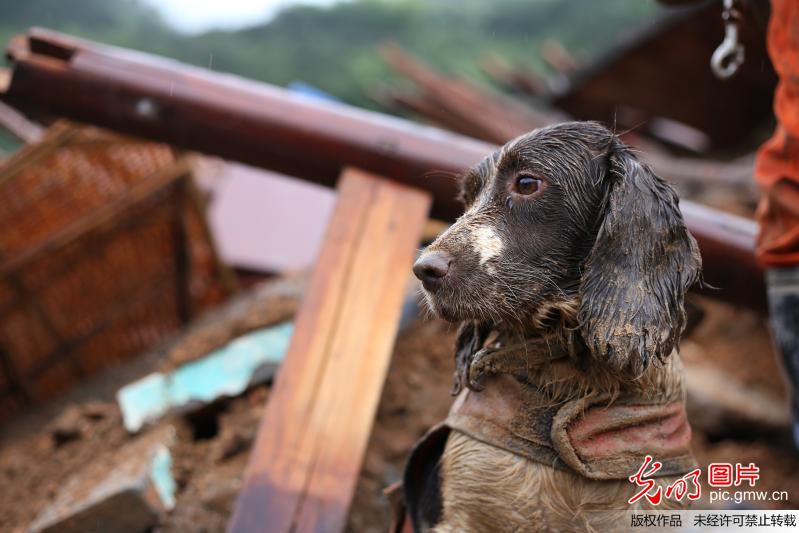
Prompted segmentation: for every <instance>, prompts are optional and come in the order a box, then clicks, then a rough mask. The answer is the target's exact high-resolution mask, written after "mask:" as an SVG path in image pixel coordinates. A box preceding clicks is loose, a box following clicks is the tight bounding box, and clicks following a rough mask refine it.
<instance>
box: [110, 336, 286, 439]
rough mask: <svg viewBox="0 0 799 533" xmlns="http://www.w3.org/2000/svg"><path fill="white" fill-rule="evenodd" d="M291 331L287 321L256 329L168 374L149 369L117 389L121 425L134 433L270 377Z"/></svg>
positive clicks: (283, 352) (232, 394)
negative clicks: (147, 425)
mask: <svg viewBox="0 0 799 533" xmlns="http://www.w3.org/2000/svg"><path fill="white" fill-rule="evenodd" d="M293 330H294V325H293V324H292V323H291V322H282V323H280V324H278V325H275V326H271V327H268V328H262V329H258V330H256V331H253V332H251V333H247V334H246V335H243V336H241V337H239V338H237V339H235V340H233V341H232V342H230V343H228V344H227V345H226V346H224V347H222V348H220V349H218V350H215V351H213V352H211V353H210V354H208V355H207V356H206V357H204V358H202V359H198V360H196V361H192V362H190V363H186V364H185V365H182V366H180V367H179V368H177V369H176V370H174V371H173V372H170V373H167V374H163V373H160V372H157V373H153V374H150V375H148V376H145V377H144V378H142V379H140V380H139V381H136V382H134V383H131V384H130V385H127V386H125V387H123V388H121V389H120V390H119V392H118V393H117V401H118V402H119V407H120V409H121V410H122V418H123V421H124V424H125V428H126V429H127V430H128V431H130V432H132V433H135V432H137V431H139V430H140V429H141V428H142V426H143V425H144V424H146V423H147V422H151V421H154V420H157V419H158V418H160V417H161V416H163V415H164V414H166V413H167V412H169V411H172V410H176V409H181V410H183V411H189V412H190V411H194V410H197V409H198V408H199V407H202V406H203V405H207V404H209V403H211V402H213V401H214V400H216V399H217V398H220V397H223V396H236V395H238V394H240V393H241V392H243V391H244V390H246V389H247V388H248V387H249V386H251V385H253V384H255V383H263V382H265V381H267V380H269V379H271V378H272V376H273V375H274V372H275V370H276V369H277V366H278V365H279V364H280V362H281V361H282V360H283V356H284V355H285V353H286V350H287V349H288V343H289V340H290V339H291V334H292V332H293Z"/></svg>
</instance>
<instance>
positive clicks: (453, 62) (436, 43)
mask: <svg viewBox="0 0 799 533" xmlns="http://www.w3.org/2000/svg"><path fill="white" fill-rule="evenodd" d="M656 16H657V8H656V6H655V5H654V2H653V1H652V0H602V1H597V0H494V1H486V0H429V1H425V0H349V1H345V2H342V3H339V4H335V5H333V6H330V7H313V6H306V5H296V6H293V7H290V8H287V9H285V10H283V11H282V12H281V13H279V14H278V15H277V16H276V17H275V18H274V19H273V20H272V21H270V22H269V23H267V24H262V25H258V26H255V27H252V28H248V29H245V30H240V31H213V32H208V33H204V34H201V35H197V36H188V35H183V34H180V33H177V32H175V31H174V30H172V29H171V28H169V27H168V26H167V25H166V24H165V23H164V22H163V21H162V20H161V19H160V18H159V16H158V14H157V13H156V12H154V11H153V10H152V9H151V8H149V7H146V6H144V5H143V4H141V3H139V2H138V1H137V0H69V1H65V0H25V1H20V0H0V40H1V41H2V42H8V39H9V38H10V36H11V35H13V34H14V33H19V32H22V31H24V30H25V29H27V28H28V27H29V26H32V25H38V26H45V27H48V28H52V29H56V30H59V31H64V32H68V33H72V34H75V35H79V36H83V37H87V38H90V39H94V40H99V41H103V42H106V43H109V44H115V45H119V46H125V47H130V48H135V49H139V50H143V51H148V52H153V53H157V54H162V55H166V56H170V57H174V58H176V59H179V60H181V61H185V62H188V63H192V64H195V65H199V66H203V67H211V68H213V69H214V70H219V71H225V72H231V73H235V74H239V75H242V76H246V77H249V78H254V79H258V80H263V81H267V82H270V83H275V84H278V85H285V84H287V83H289V82H290V81H292V80H303V81H305V82H308V83H310V84H312V85H315V86H317V87H319V88H321V89H322V90H325V91H327V92H329V93H331V94H333V95H335V96H337V97H338V98H341V99H342V100H344V101H347V102H349V103H352V104H356V105H361V106H366V107H374V106H375V104H374V103H373V102H371V101H370V100H369V97H368V91H369V89H370V88H373V87H375V85H377V84H379V83H380V82H381V81H385V80H386V79H388V78H389V77H390V76H391V73H390V71H389V69H388V68H387V67H386V66H385V65H384V64H383V62H382V60H381V59H380V57H379V55H378V51H377V47H378V46H379V45H380V44H381V43H384V42H387V41H394V42H397V43H399V44H400V45H402V46H403V47H405V48H406V49H408V50H410V51H411V52H413V53H414V54H416V55H418V56H420V57H422V58H424V59H425V60H426V61H428V62H429V63H431V64H432V65H434V66H435V67H436V68H439V69H441V70H443V71H444V72H447V73H451V74H457V75H462V76H467V77H471V78H477V79H482V78H483V75H482V73H481V72H480V69H479V63H480V61H481V60H482V59H484V58H485V57H486V56H488V55H489V54H498V55H500V56H502V57H504V58H505V59H507V60H508V61H510V62H512V63H515V64H518V65H521V66H526V67H527V68H530V69H534V70H541V69H544V68H545V67H544V65H543V63H542V62H541V59H540V57H539V55H538V53H537V49H538V47H539V45H540V44H541V43H542V42H543V41H544V40H546V39H557V40H559V41H560V42H561V43H563V44H564V45H565V46H566V48H567V49H569V50H571V51H572V52H573V53H574V54H575V55H576V56H577V57H579V58H581V59H583V60H590V59H591V58H593V57H596V56H597V55H598V54H600V53H601V52H602V51H604V50H606V49H608V48H609V47H612V46H613V45H614V44H616V43H618V42H619V40H620V39H622V38H623V37H624V36H625V35H626V34H628V33H629V32H630V31H632V30H635V29H637V28H639V27H640V26H641V25H642V24H646V23H647V22H649V21H652V20H654V18H656ZM484 81H485V80H484Z"/></svg>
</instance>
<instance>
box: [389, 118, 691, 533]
mask: <svg viewBox="0 0 799 533" xmlns="http://www.w3.org/2000/svg"><path fill="white" fill-rule="evenodd" d="M462 199H463V202H464V204H465V207H466V211H465V213H464V214H463V216H461V217H460V218H459V219H458V220H457V221H456V222H455V223H454V224H453V225H452V226H451V227H450V228H449V229H448V230H447V231H446V232H445V233H443V234H442V235H441V236H440V237H438V239H436V240H435V242H433V243H432V244H431V245H430V246H429V247H428V248H427V249H426V250H425V251H424V253H423V254H422V255H421V257H420V258H419V260H418V261H417V262H416V264H415V265H414V273H415V274H416V276H417V277H418V278H419V279H420V280H421V281H422V284H423V286H424V292H425V296H426V300H427V303H428V304H429V306H430V308H431V309H432V310H433V312H434V313H435V314H437V315H438V316H440V317H442V318H444V319H446V320H448V321H451V322H459V323H460V324H461V326H460V330H459V335H458V340H457V346H456V372H455V385H454V394H455V395H457V399H456V400H455V403H454V405H453V408H452V411H451V412H450V415H449V417H448V418H447V420H446V421H445V422H444V423H443V424H442V425H440V426H438V427H436V428H434V429H433V430H432V431H431V432H430V433H429V434H428V435H427V437H426V438H425V439H423V441H421V442H420V444H418V445H417V447H416V448H415V449H414V451H413V453H412V455H411V458H410V460H409V465H408V469H407V470H406V475H405V478H404V485H405V486H404V498H405V502H406V505H407V509H408V513H407V516H409V518H410V519H411V521H412V525H413V526H412V527H413V529H414V530H416V531H423V530H434V531H438V532H449V531H453V532H455V531H457V532H472V531H474V532H483V531H490V532H494V531H576V530H581V531H582V530H586V531H613V530H616V529H617V528H619V527H620V522H619V520H622V521H623V520H625V518H624V516H625V515H624V512H625V511H629V510H630V509H636V508H641V507H644V506H649V505H652V504H651V503H650V502H649V501H648V499H647V498H642V499H640V500H639V501H637V502H635V503H634V504H632V505H631V504H629V503H628V499H630V498H631V496H633V495H634V494H635V493H636V492H637V491H638V487H636V486H635V485H634V484H632V483H631V482H630V480H629V479H628V478H629V476H630V475H632V474H634V473H635V472H636V471H637V470H638V469H639V468H640V466H641V465H642V463H643V462H644V460H645V458H646V456H647V455H651V456H652V457H653V461H654V462H658V463H659V464H660V465H661V468H660V469H659V470H657V471H656V472H653V473H652V477H653V478H654V479H655V480H656V483H657V485H656V487H655V488H653V489H652V490H651V491H650V492H649V493H650V494H655V493H656V492H657V491H656V488H657V487H658V486H660V487H663V488H665V487H666V486H667V485H668V484H669V483H671V482H672V481H674V480H676V479H677V478H680V477H682V476H683V475H684V474H685V473H687V472H689V471H691V470H693V469H694V468H695V466H696V465H695V462H694V459H693V456H692V455H691V453H690V449H689V441H690V427H689V426H688V423H687V420H686V417H685V408H684V401H685V391H684V385H683V380H682V370H681V365H680V360H679V356H678V355H677V354H672V351H675V349H676V348H677V345H678V343H679V340H680V336H681V334H682V332H683V329H684V327H685V321H686V315H685V310H684V295H685V292H686V290H687V289H688V287H689V286H691V285H692V284H693V283H694V282H696V281H697V280H698V278H699V276H700V270H701V260H700V256H699V252H698V248H697V245H696V241H695V240H694V239H693V237H692V236H691V235H690V234H689V233H688V231H687V229H686V227H685V224H684V223H683V219H682V215H681V213H680V210H679V207H678V199H677V195H676V194H675V192H674V190H673V189H672V188H671V187H670V186H669V185H668V184H667V183H665V182H664V181H663V180H662V179H661V178H659V177H658V176H656V175H655V174H654V173H653V172H652V171H651V170H650V169H649V167H647V166H646V165H645V164H642V163H641V162H639V161H638V159H637V157H636V156H635V154H634V153H633V152H632V150H631V149H630V148H629V147H627V146H626V145H624V144H623V143H622V142H621V141H620V140H619V138H618V137H617V136H616V135H614V134H613V133H612V132H611V131H610V130H608V129H607V128H605V127H604V126H602V125H600V124H598V123H594V122H571V123H564V124H559V125H555V126H551V127H547V128H543V129H538V130H535V131H533V132H530V133H528V134H525V135H522V136H520V137H518V138H516V139H514V140H513V141H511V142H509V143H508V144H506V145H505V146H503V147H502V148H500V149H499V150H497V151H496V152H494V153H493V154H491V155H489V156H488V157H486V158H485V159H484V160H483V161H482V162H481V163H479V164H478V165H477V166H476V167H474V168H472V169H471V170H470V171H468V172H467V173H466V174H465V175H464V176H463V177H462ZM661 497H662V499H663V501H662V502H661V505H660V508H663V507H666V506H668V505H679V503H678V502H675V501H674V500H675V498H673V497H672V498H671V499H668V498H666V497H665V496H661ZM406 527H409V526H408V524H406Z"/></svg>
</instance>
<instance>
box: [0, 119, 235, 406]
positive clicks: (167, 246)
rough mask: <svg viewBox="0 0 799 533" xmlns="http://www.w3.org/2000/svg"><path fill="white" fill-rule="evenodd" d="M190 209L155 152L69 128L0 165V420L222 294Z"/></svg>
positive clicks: (177, 179) (179, 169)
mask: <svg viewBox="0 0 799 533" xmlns="http://www.w3.org/2000/svg"><path fill="white" fill-rule="evenodd" d="M200 203H201V202H200V201H199V197H198V195H197V193H196V190H195V189H194V185H193V182H192V179H191V175H190V170H189V166H188V165H187V163H186V162H185V161H184V160H182V159H180V158H178V157H177V156H176V154H175V153H174V151H173V150H172V149H171V148H170V147H169V146H167V145H163V144H156V143H150V142H144V141H141V140H137V139H131V138H128V137H122V136H118V135H113V134H110V133H108V132H105V131H102V130H98V129H94V128H87V127H79V126H76V125H72V124H69V123H59V124H57V125H55V126H53V127H52V128H51V129H50V130H49V131H48V133H47V135H46V136H45V137H44V139H43V140H42V141H41V142H40V143H37V144H35V145H31V146H28V147H26V148H24V149H23V150H22V151H20V152H19V153H18V154H16V155H15V156H14V157H13V158H12V159H10V160H9V161H7V162H6V163H5V164H4V165H3V166H2V167H0V363H1V365H0V419H3V418H5V417H7V416H8V415H9V414H10V413H12V412H13V411H14V410H16V409H18V408H19V407H20V406H24V405H26V404H29V403H31V402H36V401H40V400H44V399H48V398H51V397H53V396H55V395H57V394H59V393H61V392H63V391H64V390H66V389H67V388H68V387H70V386H71V385H72V384H74V383H75V382H76V381H78V380H80V379H82V378H84V377H86V376H89V375H91V374H93V373H95V372H97V371H98V370H100V369H102V368H104V367H106V366H108V365H109V364H113V363H114V362H118V361H121V360H124V359H126V358H128V357H130V356H132V355H134V354H137V353H139V352H141V351H142V350H145V349H147V348H149V347H151V346H153V345H154V344H155V343H158V342H159V341H162V340H163V339H164V338H165V337H166V336H168V335H170V334H172V333H174V332H176V331H177V330H178V329H179V328H181V327H182V325H183V324H184V323H185V322H186V321H187V320H189V319H190V318H191V316H192V315H194V314H195V313H197V312H198V311H200V310H202V309H205V308H207V307H209V306H211V305H213V304H215V303H217V302H219V301H221V300H222V299H223V298H224V297H225V296H226V295H227V293H228V292H229V291H230V288H231V287H230V283H229V281H228V280H229V277H227V275H226V272H225V270H224V267H223V266H222V265H221V264H220V263H219V261H218V260H217V256H216V253H215V251H214V247H213V242H212V240H211V237H210V234H209V232H208V230H207V225H206V221H205V218H204V213H203V209H202V208H201V206H200Z"/></svg>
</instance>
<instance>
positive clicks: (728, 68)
mask: <svg viewBox="0 0 799 533" xmlns="http://www.w3.org/2000/svg"><path fill="white" fill-rule="evenodd" d="M733 3H734V0H724V10H723V11H722V13H721V18H722V19H723V20H724V40H723V41H722V42H721V44H720V45H719V47H718V48H716V51H715V52H713V56H712V57H711V58H710V68H711V69H712V70H713V73H714V74H715V75H716V77H717V78H719V79H721V80H726V79H728V78H730V77H731V76H732V75H733V74H735V73H736V72H737V71H738V68H739V67H740V66H741V65H742V64H743V62H744V47H743V45H742V44H741V43H739V42H738V21H739V20H740V12H739V11H738V10H736V9H734V7H733Z"/></svg>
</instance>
